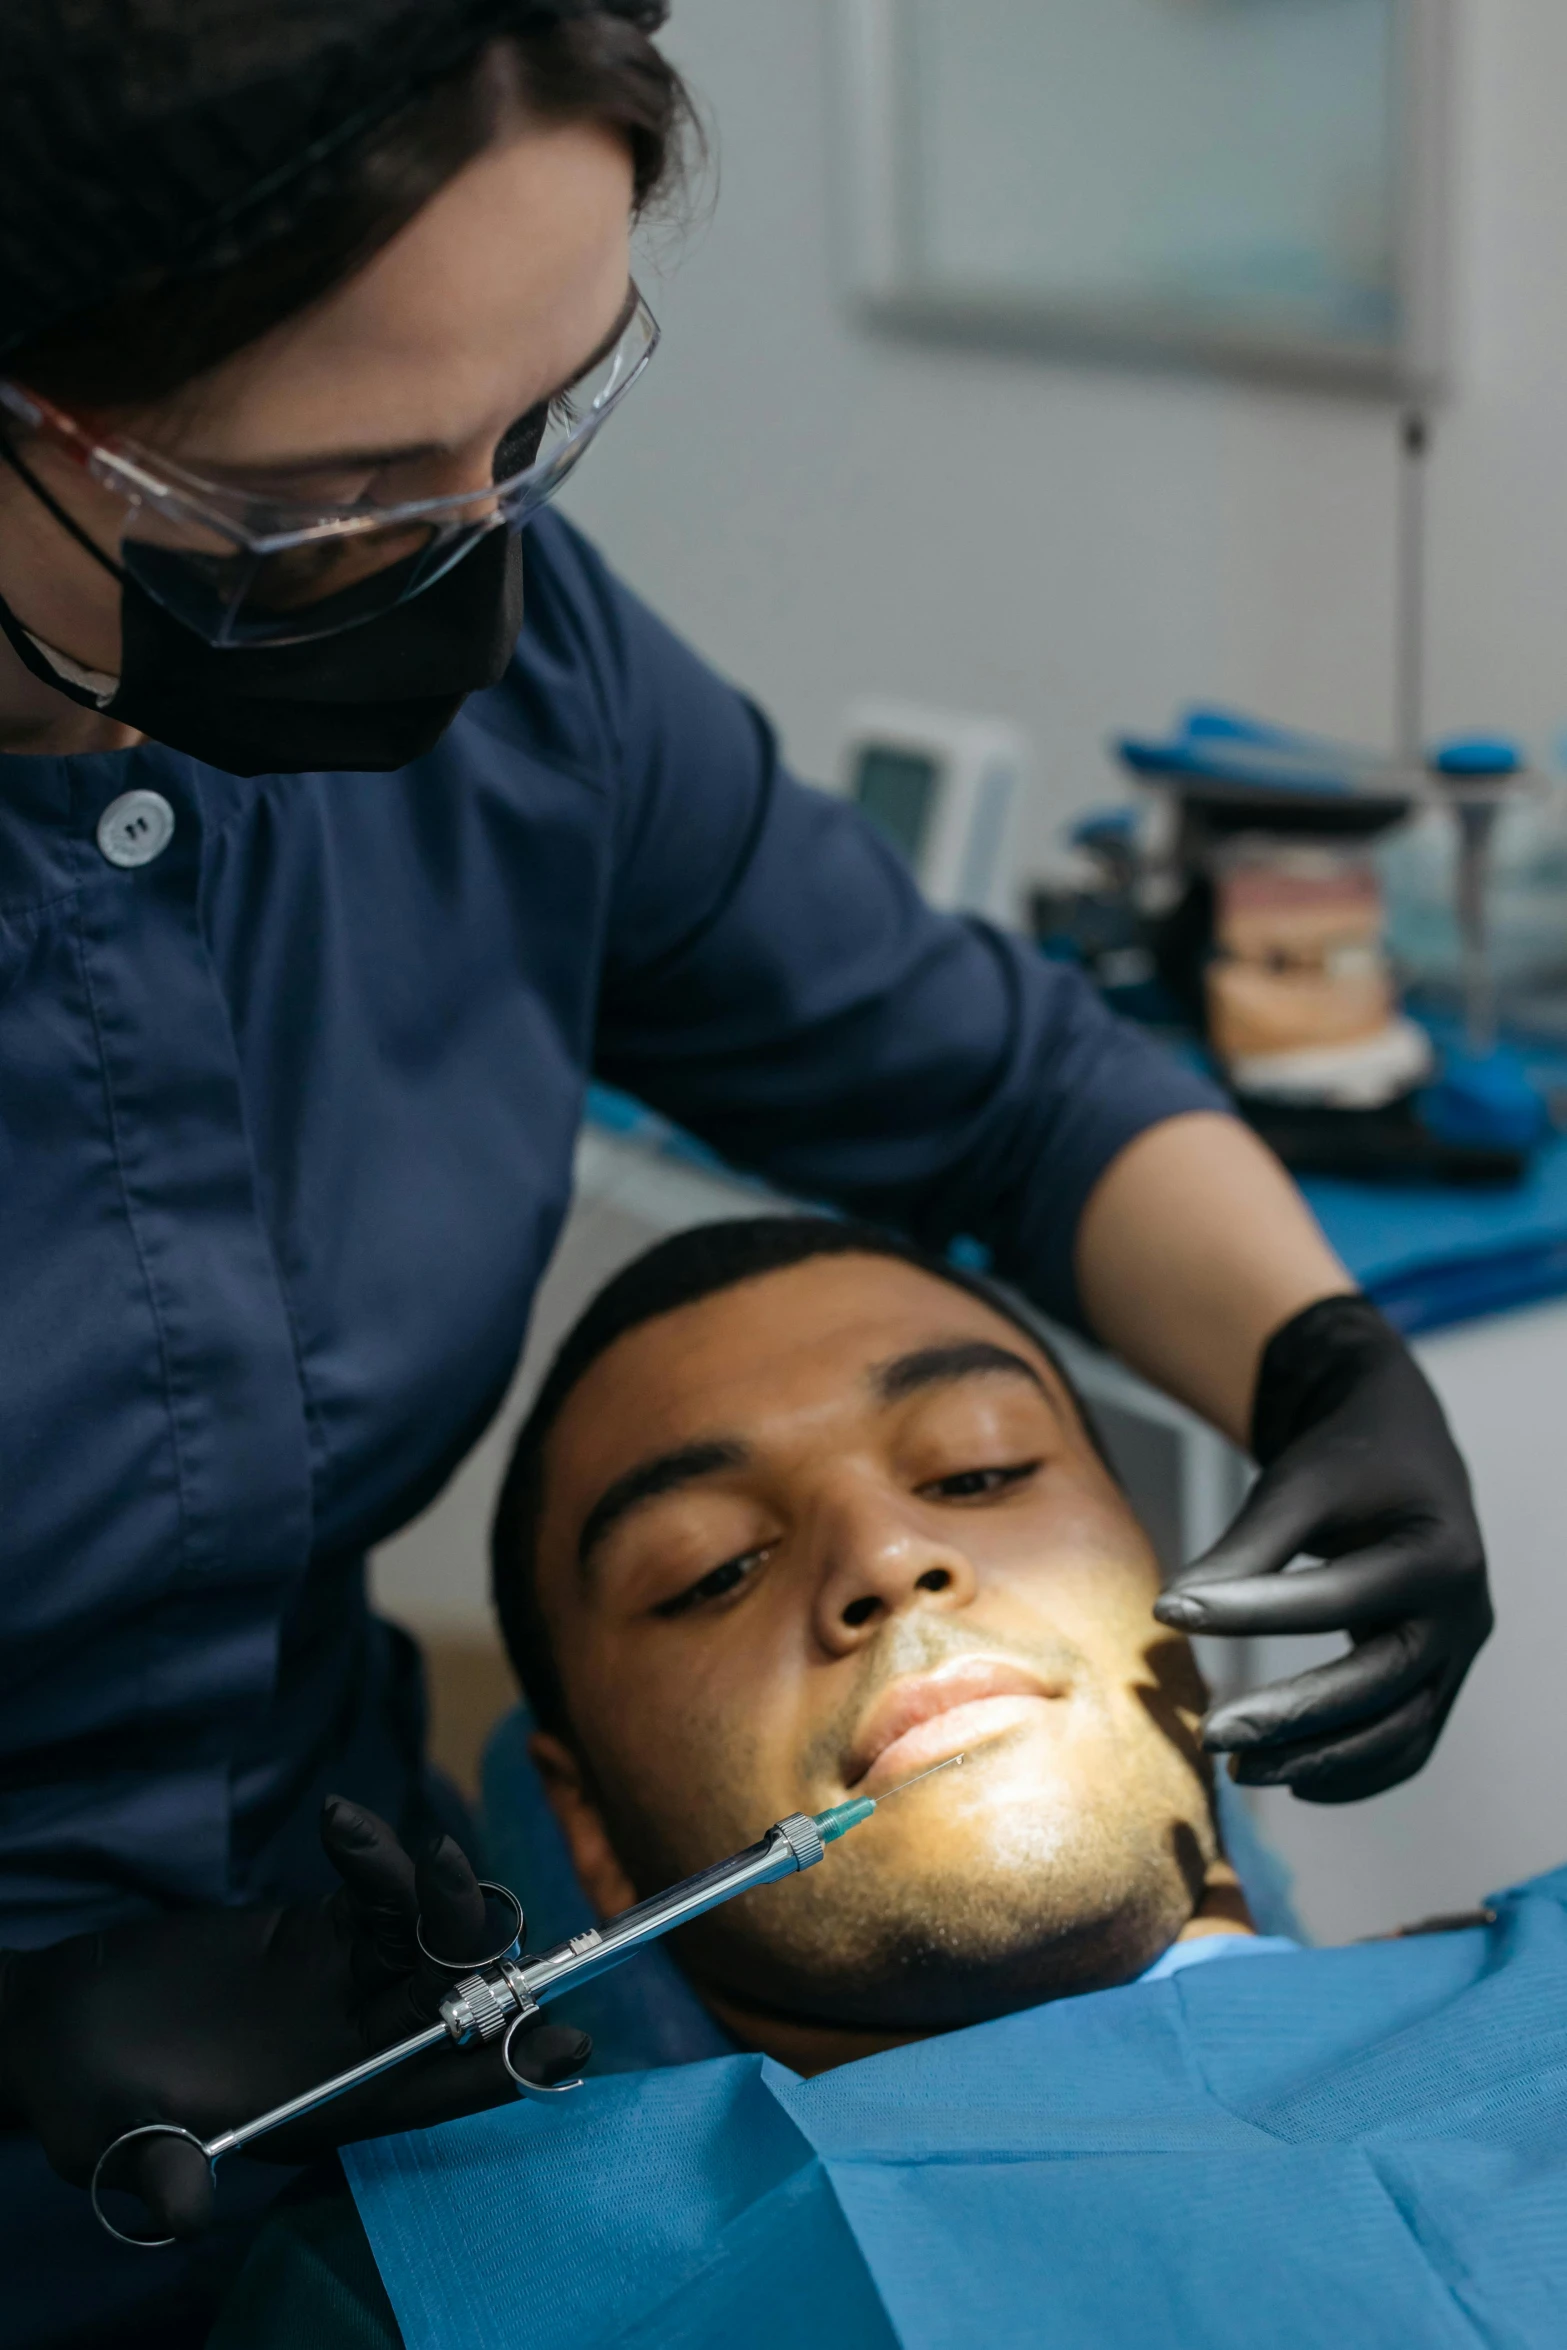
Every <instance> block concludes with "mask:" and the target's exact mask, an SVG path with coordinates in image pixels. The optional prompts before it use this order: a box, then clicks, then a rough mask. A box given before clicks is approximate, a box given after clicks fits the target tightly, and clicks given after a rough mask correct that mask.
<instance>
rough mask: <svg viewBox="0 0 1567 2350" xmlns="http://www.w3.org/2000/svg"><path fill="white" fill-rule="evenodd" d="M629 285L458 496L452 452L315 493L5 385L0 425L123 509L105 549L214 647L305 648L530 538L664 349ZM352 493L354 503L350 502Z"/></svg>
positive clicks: (364, 469) (345, 478) (354, 469)
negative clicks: (123, 432) (581, 363)
mask: <svg viewBox="0 0 1567 2350" xmlns="http://www.w3.org/2000/svg"><path fill="white" fill-rule="evenodd" d="M658 340H659V330H658V324H657V321H656V320H655V319H654V317H653V313H652V312H651V311H650V310H649V308H648V306H647V304H646V302H645V301H644V300H643V299H642V296H641V295H640V293H638V292H637V291H636V289H635V288H633V290H632V308H631V311H630V314H629V317H628V321H627V324H626V325H625V327H624V328H623V330H622V331H621V333H620V336H619V339H618V340H617V341H616V342H615V344H614V346H613V348H612V349H611V350H609V351H608V353H607V354H606V355H605V356H604V357H602V358H601V359H599V360H597V361H596V362H595V363H594V364H593V365H592V366H591V367H589V368H588V369H587V370H586V372H585V373H584V374H583V375H582V376H580V377H579V378H578V380H577V381H576V382H575V383H573V384H572V385H571V386H570V387H569V388H568V389H567V390H566V391H564V392H561V393H558V394H556V396H555V397H554V398H553V399H550V400H544V401H540V402H539V404H538V405H537V406H536V407H533V408H530V409H529V410H528V411H527V413H526V414H525V415H523V416H519V417H518V418H517V420H516V422H515V423H514V424H513V425H512V426H511V427H510V428H509V429H508V430H507V431H506V432H505V433H504V434H503V435H502V437H501V439H500V441H499V443H498V444H497V446H496V449H495V452H494V456H493V460H492V462H491V469H490V470H491V478H490V480H489V481H488V482H487V483H486V484H485V485H484V486H483V487H482V488H480V489H474V488H472V487H468V488H464V489H457V490H453V489H451V488H450V487H449V486H445V485H447V484H449V483H450V480H451V475H452V471H453V459H452V458H451V456H450V455H444V456H443V455H441V454H439V453H434V454H430V455H424V454H422V453H418V452H415V453H414V454H412V455H410V456H408V457H406V458H402V457H399V458H397V459H395V460H393V461H390V462H381V463H372V464H369V465H364V464H358V465H356V464H355V462H354V460H353V459H352V458H350V459H347V460H345V462H344V465H343V467H342V469H341V476H340V478H339V477H338V476H337V475H336V474H334V478H333V487H334V489H335V490H336V491H337V492H338V495H337V496H336V497H335V498H334V500H333V501H332V502H331V503H324V502H323V501H322V499H321V497H320V495H319V488H318V490H317V494H316V495H314V496H312V495H311V494H310V488H311V482H312V480H314V481H315V482H317V483H318V484H319V479H320V468H319V467H318V466H316V465H312V466H311V468H310V475H309V477H308V478H300V479H298V480H296V481H294V482H291V481H290V480H289V478H288V475H287V472H286V469H285V470H283V471H278V470H275V469H272V468H268V470H267V474H266V479H265V487H264V488H258V487H254V486H246V485H244V484H243V483H241V482H239V481H236V480H227V481H225V480H223V479H220V478H216V477H214V476H209V475H205V474H201V473H196V472H192V471H190V470H188V469H187V468H186V467H184V466H181V465H178V464H176V463H173V462H172V461H171V460H170V459H168V458H167V457H165V456H163V455H161V454H160V453H159V452H157V451H156V450H152V449H148V448H146V447H144V446H142V445H141V444H140V443H138V442H136V441H134V440H131V439H124V438H121V437H119V436H118V435H103V436H100V435H99V434H98V433H97V432H95V431H94V429H93V427H92V425H91V423H90V421H89V420H87V419H85V418H77V417H72V416H68V415H66V414H64V413H63V412H62V411H61V410H60V409H57V408H55V407H54V406H53V405H52V404H51V403H50V402H49V401H48V400H46V399H44V398H42V397H41V395H40V394H38V393H36V392H33V391H29V390H28V388H27V387H26V385H24V384H20V383H17V382H14V381H10V380H7V379H6V378H4V377H0V423H4V422H6V421H7V420H8V421H9V423H10V425H11V427H12V428H13V436H14V428H15V427H17V426H19V427H21V428H22V432H23V434H25V435H28V436H31V437H32V438H33V439H34V440H35V441H37V442H42V443H44V444H47V446H49V447H50V448H52V449H55V450H58V451H59V452H60V453H61V454H62V455H63V456H65V457H66V458H67V459H68V460H69V462H70V463H71V464H73V465H75V466H77V467H78V468H80V470H81V471H82V472H84V473H86V474H87V475H89V476H90V477H91V479H92V480H93V481H95V482H97V483H98V484H99V485H100V486H101V487H103V488H104V489H107V490H111V491H112V492H113V493H114V494H115V496H117V497H119V498H121V499H123V500H124V502H125V504H126V506H127V508H128V509H129V512H128V513H127V516H126V520H125V524H124V528H123V531H122V535H121V539H120V543H119V546H118V547H117V548H107V549H103V550H101V552H103V553H104V554H106V555H107V556H108V557H109V559H110V560H111V561H114V562H117V563H118V564H119V566H120V568H121V569H122V570H123V571H124V572H125V573H126V574H127V575H128V576H129V577H131V578H133V579H134V580H135V581H136V582H137V584H138V585H139V586H140V587H142V588H144V589H145V590H146V592H147V593H148V594H149V595H150V596H153V597H155V598H156V599H157V601H158V602H159V603H160V604H162V605H163V606H164V607H165V608H166V609H167V610H168V611H170V612H172V613H174V615H175V616H176V617H177V618H178V619H180V620H182V621H183V622H184V623H185V625H186V626H187V627H188V628H191V629H194V630H195V632H196V633H197V635H199V636H201V637H204V638H205V639H206V641H207V643H208V644H211V645H261V644H273V645H277V644H300V643H306V642H309V641H311V640H312V639H315V638H318V637H325V636H335V635H336V634H338V632H339V631H340V630H342V629H345V628H353V627H356V626H357V625H359V624H360V623H361V622H363V621H366V620H373V619H375V618H376V617H377V616H378V615H379V614H381V613H383V612H386V611H389V610H390V609H391V608H392V607H393V606H394V605H397V604H403V603H406V602H407V601H408V599H409V598H410V597H411V596H417V595H419V594H420V593H421V592H422V591H423V590H424V589H425V588H427V587H430V586H433V584H434V583H435V581H436V580H438V579H441V578H444V576H445V574H446V573H447V572H448V571H450V570H451V568H452V566H453V564H454V563H460V562H461V560H462V558H463V556H464V555H466V554H468V553H469V552H470V550H471V549H472V548H473V547H475V546H476V545H477V544H478V542H479V541H480V539H482V538H483V537H484V536H485V535H486V533H487V532H489V531H492V530H496V529H503V528H504V529H510V530H520V529H521V528H522V526H523V524H524V523H525V522H526V521H527V519H528V517H529V515H530V514H534V513H536V512H537V511H538V509H539V507H541V506H542V505H543V504H544V503H545V502H546V500H548V499H549V498H552V497H553V496H554V495H555V492H556V491H557V490H558V489H559V488H560V486H561V484H562V483H563V482H564V481H565V480H566V478H567V477H568V475H569V474H570V473H571V472H572V471H573V470H574V468H575V467H576V465H577V464H578V463H579V462H580V460H581V458H582V456H583V455H584V453H585V452H586V450H587V449H589V448H590V447H591V446H592V443H593V441H594V440H595V439H596V438H597V436H598V434H599V433H600V432H601V431H602V429H603V427H604V425H605V424H606V423H607V422H608V420H609V418H610V417H611V416H612V415H613V414H614V412H615V410H616V409H617V408H618V407H619V405H620V403H621V401H622V400H623V399H624V398H625V396H626V394H627V392H629V391H630V389H631V387H632V385H633V384H634V383H635V382H636V381H637V379H638V377H639V376H641V374H642V373H643V371H644V370H645V368H646V367H647V364H648V362H649V360H650V359H651V358H652V356H653V353H654V352H655V350H656V349H657V348H658ZM345 492H346V494H344V493H345Z"/></svg>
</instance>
